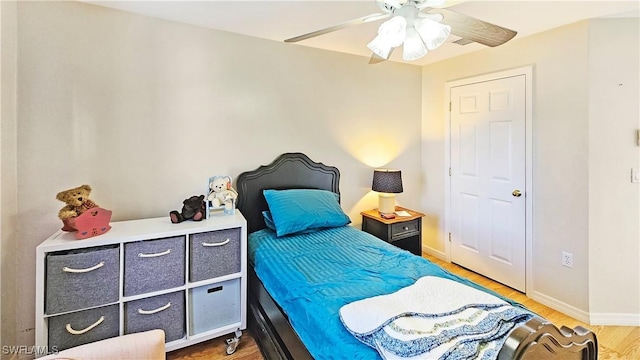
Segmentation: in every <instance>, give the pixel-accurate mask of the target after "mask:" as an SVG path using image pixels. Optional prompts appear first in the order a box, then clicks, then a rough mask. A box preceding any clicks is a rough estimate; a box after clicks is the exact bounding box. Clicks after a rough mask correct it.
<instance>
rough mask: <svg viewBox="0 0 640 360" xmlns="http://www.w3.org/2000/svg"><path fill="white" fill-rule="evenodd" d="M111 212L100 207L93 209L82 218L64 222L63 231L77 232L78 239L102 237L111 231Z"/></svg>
mask: <svg viewBox="0 0 640 360" xmlns="http://www.w3.org/2000/svg"><path fill="white" fill-rule="evenodd" d="M109 221H111V210H106V209H103V208H99V207H94V208H91V209H89V210H87V211H85V212H83V213H82V214H81V215H80V216H78V217H75V218H70V219H67V220H63V221H62V223H63V224H64V227H63V228H62V230H63V231H70V232H72V231H75V232H76V239H86V238H89V237H92V236H97V235H102V234H104V233H106V232H107V231H109V230H110V229H111V225H109Z"/></svg>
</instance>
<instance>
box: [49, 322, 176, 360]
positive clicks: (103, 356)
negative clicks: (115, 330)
mask: <svg viewBox="0 0 640 360" xmlns="http://www.w3.org/2000/svg"><path fill="white" fill-rule="evenodd" d="M54 359H56V360H62V359H73V360H115V359H124V360H165V359H166V356H165V348H164V331H163V330H157V329H156V330H149V331H145V332H140V333H135V334H127V335H123V336H118V337H113V338H109V339H105V340H100V341H96V342H93V343H89V344H85V345H80V346H76V347H73V348H70V349H67V350H64V351H60V352H59V353H57V354H51V355H47V356H45V357H41V358H38V360H54Z"/></svg>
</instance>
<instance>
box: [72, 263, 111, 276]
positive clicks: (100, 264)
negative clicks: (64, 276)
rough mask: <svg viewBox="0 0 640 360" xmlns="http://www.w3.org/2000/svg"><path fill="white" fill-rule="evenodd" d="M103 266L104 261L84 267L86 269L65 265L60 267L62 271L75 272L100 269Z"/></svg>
mask: <svg viewBox="0 0 640 360" xmlns="http://www.w3.org/2000/svg"><path fill="white" fill-rule="evenodd" d="M103 266H104V261H100V263H98V264H97V265H95V266H92V267H89V268H86V269H72V268H70V267H67V266H65V267H63V268H62V271H64V272H70V273H76V274H77V273H87V272H89V271H93V270H97V269H100V268H101V267H103Z"/></svg>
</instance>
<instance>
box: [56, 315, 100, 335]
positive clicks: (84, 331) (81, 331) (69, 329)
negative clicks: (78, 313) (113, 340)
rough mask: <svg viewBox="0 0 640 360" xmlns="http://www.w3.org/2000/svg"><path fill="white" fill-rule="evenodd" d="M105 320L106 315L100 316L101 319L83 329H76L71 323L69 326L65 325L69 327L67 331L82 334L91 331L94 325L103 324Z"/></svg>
mask: <svg viewBox="0 0 640 360" xmlns="http://www.w3.org/2000/svg"><path fill="white" fill-rule="evenodd" d="M103 321H104V316H100V319H98V321H96V322H94V323H93V324H91V325H89V326H87V327H86V328H84V329H82V330H75V329H74V328H72V327H71V324H67V326H66V327H65V328H66V329H67V331H68V332H69V334H72V335H82V334H84V333H86V332H88V331H90V330H91V329H93V328H94V327H96V326H98V325H100V324H102V322H103Z"/></svg>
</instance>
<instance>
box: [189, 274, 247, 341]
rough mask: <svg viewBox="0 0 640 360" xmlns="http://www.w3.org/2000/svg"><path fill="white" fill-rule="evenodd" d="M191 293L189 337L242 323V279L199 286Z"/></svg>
mask: <svg viewBox="0 0 640 360" xmlns="http://www.w3.org/2000/svg"><path fill="white" fill-rule="evenodd" d="M189 291H190V294H189V295H190V296H189V308H190V309H191V312H190V314H189V335H195V334H200V333H203V332H206V331H209V330H213V329H216V328H220V327H223V326H226V325H230V324H233V323H237V322H240V315H241V312H240V310H241V307H240V305H241V302H240V279H233V280H228V281H223V282H219V283H214V284H211V285H206V286H199V287H197V288H193V289H191V290H189Z"/></svg>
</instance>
